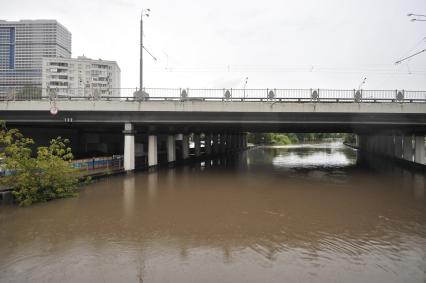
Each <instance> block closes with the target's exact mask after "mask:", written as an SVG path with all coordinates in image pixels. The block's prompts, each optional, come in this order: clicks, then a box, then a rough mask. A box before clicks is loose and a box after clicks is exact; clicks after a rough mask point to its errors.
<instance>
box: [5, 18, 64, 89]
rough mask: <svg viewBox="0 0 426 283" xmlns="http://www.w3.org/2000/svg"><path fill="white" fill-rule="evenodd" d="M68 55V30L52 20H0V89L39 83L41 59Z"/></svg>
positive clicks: (40, 84)
mask: <svg viewBox="0 0 426 283" xmlns="http://www.w3.org/2000/svg"><path fill="white" fill-rule="evenodd" d="M55 57H59V58H70V57H71V33H70V32H69V31H68V30H67V29H66V28H65V27H64V26H63V25H61V24H60V23H58V22H57V21H56V20H20V21H4V20H0V88H22V87H41V86H42V58H55Z"/></svg>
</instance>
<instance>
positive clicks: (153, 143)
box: [148, 135, 158, 167]
mask: <svg viewBox="0 0 426 283" xmlns="http://www.w3.org/2000/svg"><path fill="white" fill-rule="evenodd" d="M157 147H158V143H157V136H154V135H150V136H148V166H149V167H152V166H157V164H158V155H157V151H158V148H157Z"/></svg>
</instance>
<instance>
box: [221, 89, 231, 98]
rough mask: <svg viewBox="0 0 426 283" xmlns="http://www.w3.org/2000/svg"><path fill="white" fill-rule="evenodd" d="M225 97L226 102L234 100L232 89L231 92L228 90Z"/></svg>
mask: <svg viewBox="0 0 426 283" xmlns="http://www.w3.org/2000/svg"><path fill="white" fill-rule="evenodd" d="M223 97H224V98H225V99H226V100H230V99H232V88H231V91H229V89H227V90H226V91H225V93H224V94H223Z"/></svg>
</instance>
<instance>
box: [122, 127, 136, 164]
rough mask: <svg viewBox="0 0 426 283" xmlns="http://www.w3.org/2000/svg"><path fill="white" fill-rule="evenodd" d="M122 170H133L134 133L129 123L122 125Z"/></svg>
mask: <svg viewBox="0 0 426 283" xmlns="http://www.w3.org/2000/svg"><path fill="white" fill-rule="evenodd" d="M123 133H124V170H126V171H133V170H135V132H134V130H133V125H132V124H131V123H126V124H124V131H123Z"/></svg>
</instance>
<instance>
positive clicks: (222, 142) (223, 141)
mask: <svg viewBox="0 0 426 283" xmlns="http://www.w3.org/2000/svg"><path fill="white" fill-rule="evenodd" d="M225 151H226V135H225V134H220V152H222V153H223V152H225Z"/></svg>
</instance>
